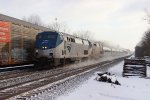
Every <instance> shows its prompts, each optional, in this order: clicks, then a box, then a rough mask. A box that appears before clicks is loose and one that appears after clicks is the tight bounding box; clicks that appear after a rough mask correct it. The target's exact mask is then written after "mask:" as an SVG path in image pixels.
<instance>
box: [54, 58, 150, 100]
mask: <svg viewBox="0 0 150 100" xmlns="http://www.w3.org/2000/svg"><path fill="white" fill-rule="evenodd" d="M122 69H123V61H122V62H121V63H119V64H117V65H114V66H113V67H112V68H110V69H109V70H108V71H109V72H111V73H113V74H115V75H116V77H117V80H118V81H119V82H120V83H121V86H120V85H115V84H111V83H105V82H99V81H96V80H95V78H96V76H97V75H96V74H95V75H93V76H92V77H91V78H90V79H89V80H87V81H86V82H84V84H82V85H81V86H80V87H78V88H76V89H75V90H74V91H73V92H72V93H69V94H67V95H63V96H60V97H58V98H57V100H149V98H150V95H149V93H150V79H145V78H137V77H132V78H126V77H122ZM147 73H148V76H150V68H148V70H147Z"/></svg>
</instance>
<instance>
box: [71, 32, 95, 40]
mask: <svg viewBox="0 0 150 100" xmlns="http://www.w3.org/2000/svg"><path fill="white" fill-rule="evenodd" d="M73 35H74V36H76V37H80V38H83V39H88V40H93V36H92V32H90V31H88V30H86V31H84V30H81V31H76V32H74V33H73Z"/></svg>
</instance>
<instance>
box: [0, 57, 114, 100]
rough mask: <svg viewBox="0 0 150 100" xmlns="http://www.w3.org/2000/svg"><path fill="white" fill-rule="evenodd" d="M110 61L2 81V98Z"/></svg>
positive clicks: (0, 89) (0, 94)
mask: <svg viewBox="0 0 150 100" xmlns="http://www.w3.org/2000/svg"><path fill="white" fill-rule="evenodd" d="M114 61H115V60H114ZM110 62H111V61H105V62H101V63H97V64H93V65H90V66H84V67H81V68H69V69H68V68H67V67H66V68H58V69H54V70H49V71H43V72H39V73H35V74H31V75H28V76H23V77H18V78H12V79H8V80H3V81H0V100H3V99H8V98H10V97H14V96H16V95H19V94H21V93H25V92H27V91H30V90H33V89H36V88H39V87H42V86H44V85H47V84H50V83H53V82H56V81H59V80H61V79H64V78H67V77H70V76H73V75H76V74H79V73H82V72H85V71H88V70H90V69H94V68H98V67H99V66H100V65H104V64H106V63H110ZM45 73H46V74H45ZM7 83H9V84H7ZM39 92H40V91H39ZM32 95H33V93H32ZM18 99H19V98H18ZM20 99H21V98H20Z"/></svg>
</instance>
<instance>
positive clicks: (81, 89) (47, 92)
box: [10, 53, 127, 100]
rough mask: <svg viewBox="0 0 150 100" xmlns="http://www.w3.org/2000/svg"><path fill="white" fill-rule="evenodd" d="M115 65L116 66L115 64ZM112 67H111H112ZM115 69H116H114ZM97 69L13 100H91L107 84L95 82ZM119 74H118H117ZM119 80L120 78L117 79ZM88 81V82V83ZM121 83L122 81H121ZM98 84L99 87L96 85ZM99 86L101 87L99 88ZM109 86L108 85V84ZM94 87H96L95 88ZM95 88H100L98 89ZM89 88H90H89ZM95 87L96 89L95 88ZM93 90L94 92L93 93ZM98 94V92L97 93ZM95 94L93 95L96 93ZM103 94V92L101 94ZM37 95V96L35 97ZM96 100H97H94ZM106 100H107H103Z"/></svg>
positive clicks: (107, 58)
mask: <svg viewBox="0 0 150 100" xmlns="http://www.w3.org/2000/svg"><path fill="white" fill-rule="evenodd" d="M126 55H127V54H122V53H120V54H116V53H110V54H109V53H108V54H105V55H103V56H102V57H101V58H100V59H96V60H89V61H86V62H80V63H77V64H74V65H69V66H65V67H64V68H77V67H82V66H86V65H90V64H94V63H98V62H103V61H111V60H113V59H116V58H120V57H124V56H126ZM113 65H114V64H113ZM117 66H121V67H120V69H122V64H120V65H117ZM110 67H111V65H110ZM108 68H109V67H106V68H104V70H105V71H107V70H108ZM114 68H115V67H114ZM109 70H110V71H111V70H112V72H113V73H114V70H115V71H116V73H114V74H115V75H116V76H117V75H118V74H119V75H120V76H121V74H120V70H119V69H117V70H116V68H115V69H113V68H112V69H109ZM96 71H97V69H95V70H94V71H91V72H89V73H86V75H85V74H81V75H76V76H74V77H72V78H71V77H69V78H67V79H64V80H61V81H62V82H60V84H59V82H58V83H57V82H54V83H53V84H48V85H46V86H43V87H40V88H37V89H34V90H32V91H29V92H27V93H22V94H21V95H18V96H15V97H13V98H11V99H10V100H12V99H14V100H15V99H16V98H21V97H26V96H27V97H28V94H29V95H32V93H33V95H32V96H31V97H29V98H27V100H28V99H29V100H55V99H58V100H78V99H79V98H77V96H76V95H78V96H80V95H82V96H80V97H81V99H79V100H82V98H86V97H87V98H86V99H87V100H91V99H90V98H88V96H89V95H92V96H94V94H91V93H92V91H93V90H97V91H101V89H99V88H101V85H100V84H103V85H105V84H106V83H101V82H97V81H96V80H95V78H96V75H95V74H94V72H96ZM117 73H118V74H117ZM117 79H118V78H117ZM87 80H88V81H87ZM119 82H120V81H119ZM96 84H97V85H96ZM98 84H99V85H100V86H98ZM107 84H108V83H107ZM93 85H94V86H93ZM95 86H98V87H99V88H96V87H95ZM110 86H111V87H113V88H114V86H115V85H110ZM87 87H89V88H87ZM94 87H95V88H94ZM105 87H106V88H109V87H108V86H107V85H106V86H105ZM91 90H92V91H91ZM36 91H41V92H40V93H39V94H38V93H36ZM85 91H90V92H91V93H90V92H88V93H86V92H85ZM34 92H35V93H34ZM95 92H96V91H95ZM95 92H93V93H95ZM102 93H103V92H102V91H101V94H102ZM34 94H35V95H34ZM93 100H96V99H93ZM102 100H105V99H102Z"/></svg>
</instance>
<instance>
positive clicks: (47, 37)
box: [35, 31, 101, 66]
mask: <svg viewBox="0 0 150 100" xmlns="http://www.w3.org/2000/svg"><path fill="white" fill-rule="evenodd" d="M98 45H99V44H98ZM95 47H96V44H95V45H93V44H92V42H90V41H89V40H86V39H81V38H78V37H75V36H73V35H69V34H66V33H61V32H56V31H45V32H41V33H38V35H37V36H36V41H35V52H36V53H35V58H36V62H37V64H40V63H41V64H43V63H44V64H45V63H49V64H51V65H54V66H58V65H59V64H63V63H65V62H66V61H77V60H81V59H83V58H88V57H90V56H92V55H97V54H95V53H96V52H97V53H99V52H100V51H99V50H100V49H99V50H97V49H96V48H95ZM98 47H99V48H101V47H100V45H99V46H98ZM94 50H95V51H94Z"/></svg>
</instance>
